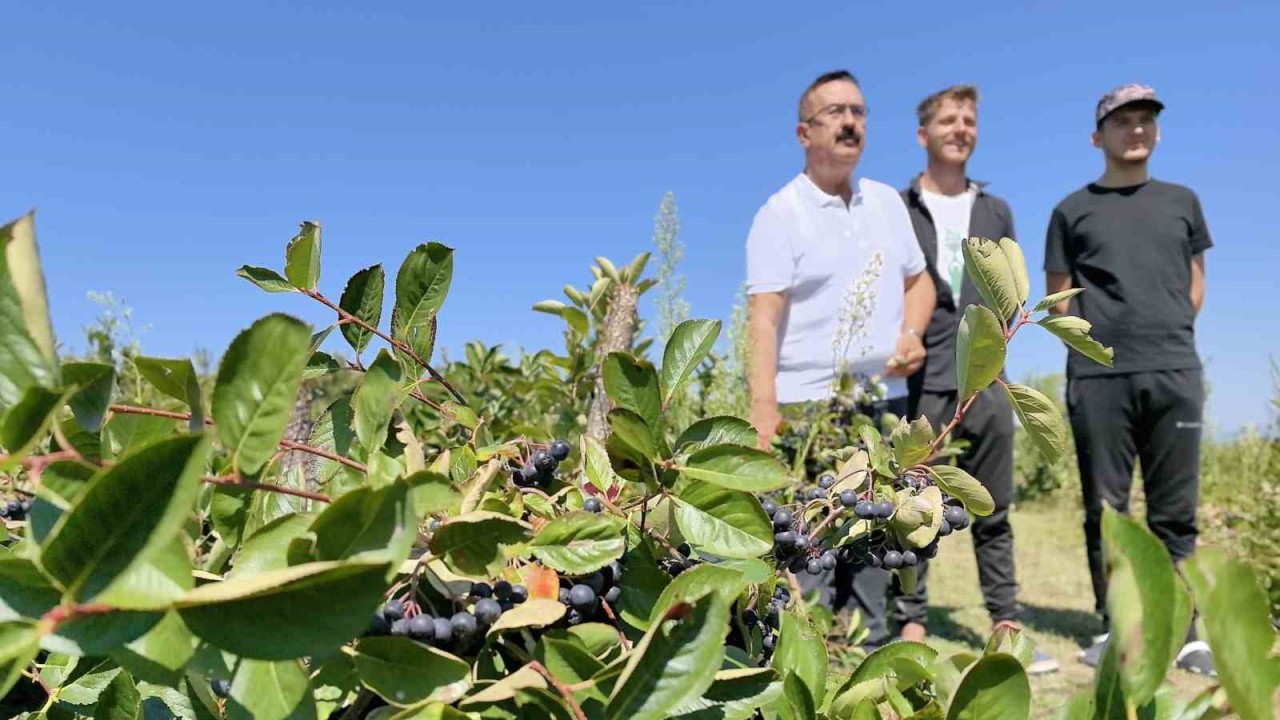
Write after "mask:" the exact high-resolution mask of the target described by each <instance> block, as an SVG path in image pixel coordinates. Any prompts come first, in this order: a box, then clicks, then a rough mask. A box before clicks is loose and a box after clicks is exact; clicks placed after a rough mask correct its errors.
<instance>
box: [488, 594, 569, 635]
mask: <svg viewBox="0 0 1280 720" xmlns="http://www.w3.org/2000/svg"><path fill="white" fill-rule="evenodd" d="M567 611H568V608H566V607H565V606H564V605H562V604H561V603H560V602H558V601H556V600H546V599H542V598H535V599H533V600H526V601H524V602H523V603H520V604H519V605H517V606H515V607H514V608H512V609H510V610H508V611H506V612H504V613H502V614H501V615H499V616H498V619H497V621H495V622H494V623H493V626H492V627H490V628H489V635H497V634H498V633H501V632H505V631H507V630H514V629H516V628H539V627H547V626H548V625H552V624H554V623H556V622H559V620H560V618H562V617H564V614H565V613H566V612H567Z"/></svg>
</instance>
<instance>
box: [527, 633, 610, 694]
mask: <svg viewBox="0 0 1280 720" xmlns="http://www.w3.org/2000/svg"><path fill="white" fill-rule="evenodd" d="M536 657H537V659H538V661H539V662H541V663H542V665H543V667H545V668H546V669H547V671H548V672H550V673H551V674H552V675H553V676H555V677H556V679H558V680H560V681H561V682H566V683H572V684H576V683H580V682H583V681H586V680H590V679H591V678H592V677H594V676H595V675H596V674H597V673H599V672H600V671H601V670H604V663H602V662H600V661H599V660H597V659H596V658H594V657H592V655H591V653H589V652H587V650H586V649H584V648H583V647H582V646H581V645H580V644H578V643H577V642H571V641H569V640H557V639H555V638H552V637H547V636H545V635H544V636H543V638H542V641H541V642H539V643H538V652H537V655H536ZM596 694H598V691H597V693H596ZM599 699H600V700H601V701H602V702H603V701H604V700H605V699H606V698H605V697H604V696H600V697H599Z"/></svg>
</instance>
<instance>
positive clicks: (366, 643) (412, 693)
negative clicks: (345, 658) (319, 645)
mask: <svg viewBox="0 0 1280 720" xmlns="http://www.w3.org/2000/svg"><path fill="white" fill-rule="evenodd" d="M353 658H354V660H355V663H356V671H357V672H358V673H360V682H361V683H363V684H364V686H365V687H367V688H369V689H370V690H372V691H374V692H376V693H378V694H379V695H381V696H382V697H383V698H385V699H386V700H387V702H389V703H391V704H393V705H396V706H397V707H408V706H410V705H416V704H418V703H420V702H424V701H426V700H441V701H444V702H453V701H455V700H457V699H459V698H461V697H462V696H463V695H465V694H466V692H467V690H468V689H470V687H471V681H470V679H469V678H470V671H471V668H470V667H468V665H467V664H466V663H465V662H462V661H461V660H459V659H458V658H456V657H454V656H452V655H449V654H448V653H444V652H441V651H439V650H436V649H434V648H429V647H427V646H425V645H420V644H418V643H416V642H413V641H412V640H408V639H406V638H393V637H370V638H364V639H362V640H361V641H360V643H359V644H358V645H357V646H356V653H355V655H354V656H353Z"/></svg>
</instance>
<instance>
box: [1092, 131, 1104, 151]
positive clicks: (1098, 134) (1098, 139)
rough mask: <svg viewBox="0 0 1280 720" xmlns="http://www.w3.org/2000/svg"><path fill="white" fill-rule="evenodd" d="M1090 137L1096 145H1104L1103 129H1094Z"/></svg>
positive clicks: (1098, 146) (1097, 146)
mask: <svg viewBox="0 0 1280 720" xmlns="http://www.w3.org/2000/svg"><path fill="white" fill-rule="evenodd" d="M1089 139H1090V140H1091V141H1092V142H1093V146H1094V147H1096V148H1100V147H1102V131H1101V130H1094V131H1093V134H1092V135H1090V136H1089Z"/></svg>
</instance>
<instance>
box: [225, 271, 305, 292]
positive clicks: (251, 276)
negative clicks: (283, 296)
mask: <svg viewBox="0 0 1280 720" xmlns="http://www.w3.org/2000/svg"><path fill="white" fill-rule="evenodd" d="M236 275H239V276H240V277H242V278H244V279H245V280H248V281H249V282H251V283H253V284H254V285H257V286H258V287H260V288H262V289H263V290H266V291H267V292H269V293H282V292H298V289H297V288H295V287H294V286H292V285H290V284H289V281H288V280H285V279H284V278H283V277H281V276H280V273H278V272H276V271H275V270H268V269H266V268H263V267H254V266H252V265H241V266H240V269H239V270H236Z"/></svg>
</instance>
